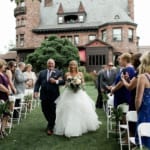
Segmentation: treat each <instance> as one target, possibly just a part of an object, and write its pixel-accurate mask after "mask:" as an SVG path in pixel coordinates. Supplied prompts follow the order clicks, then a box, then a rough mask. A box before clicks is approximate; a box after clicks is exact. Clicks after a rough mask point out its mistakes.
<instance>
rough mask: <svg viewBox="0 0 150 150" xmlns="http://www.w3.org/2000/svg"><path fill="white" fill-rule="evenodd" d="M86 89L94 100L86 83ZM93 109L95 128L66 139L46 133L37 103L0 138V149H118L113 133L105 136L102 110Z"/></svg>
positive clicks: (91, 88)
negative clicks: (95, 118)
mask: <svg viewBox="0 0 150 150" xmlns="http://www.w3.org/2000/svg"><path fill="white" fill-rule="evenodd" d="M86 90H87V92H88V94H89V95H90V96H91V97H92V98H93V100H96V97H97V91H96V89H95V88H94V86H93V85H92V84H87V86H86ZM97 113H98V116H99V119H100V120H101V121H102V125H101V126H100V128H99V129H98V130H97V131H96V132H91V133H87V134H84V135H83V136H81V137H77V138H70V139H68V138H65V137H63V136H56V135H52V136H47V135H46V133H45V132H44V129H45V127H46V121H45V119H44V117H43V115H42V112H41V109H40V107H37V108H36V109H35V110H33V111H32V112H31V113H30V114H28V115H27V118H26V119H24V120H22V121H21V123H20V124H19V125H15V126H14V128H13V129H12V133H11V134H10V135H9V136H8V137H6V138H5V139H3V140H0V150H119V145H118V144H117V141H116V138H115V136H113V135H112V136H111V138H110V139H107V138H106V116H105V114H104V112H103V110H97Z"/></svg>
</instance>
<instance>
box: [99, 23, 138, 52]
mask: <svg viewBox="0 0 150 150" xmlns="http://www.w3.org/2000/svg"><path fill="white" fill-rule="evenodd" d="M113 28H121V29H122V40H121V41H113V32H112V30H113ZM128 29H133V42H129V41H128ZM103 30H106V31H107V40H106V42H107V43H108V44H110V45H112V46H113V47H114V52H121V53H123V52H137V45H136V44H137V36H136V27H135V26H133V25H127V24H123V25H108V26H105V27H102V28H100V29H99V33H98V36H99V37H100V39H101V38H102V31H103Z"/></svg>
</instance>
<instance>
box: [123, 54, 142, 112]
mask: <svg viewBox="0 0 150 150" xmlns="http://www.w3.org/2000/svg"><path fill="white" fill-rule="evenodd" d="M140 57H141V53H137V54H133V55H132V59H131V62H132V65H133V67H134V69H135V76H134V77H133V78H132V79H131V80H130V82H128V78H129V75H128V73H126V74H125V75H124V74H123V73H122V74H121V79H122V82H123V85H124V86H125V87H126V88H127V89H128V90H130V91H131V101H130V104H129V110H135V95H136V86H137V77H138V72H139V71H138V70H139V65H140Z"/></svg>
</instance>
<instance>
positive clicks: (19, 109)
mask: <svg viewBox="0 0 150 150" xmlns="http://www.w3.org/2000/svg"><path fill="white" fill-rule="evenodd" d="M23 98H24V95H23V94H17V95H15V100H16V99H20V103H19V106H14V110H13V115H14V111H16V112H18V117H17V118H13V120H14V121H17V123H18V124H19V123H20V120H21V112H22V103H21V102H22V101H23Z"/></svg>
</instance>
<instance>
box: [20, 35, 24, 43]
mask: <svg viewBox="0 0 150 150" xmlns="http://www.w3.org/2000/svg"><path fill="white" fill-rule="evenodd" d="M20 46H24V34H20Z"/></svg>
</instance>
